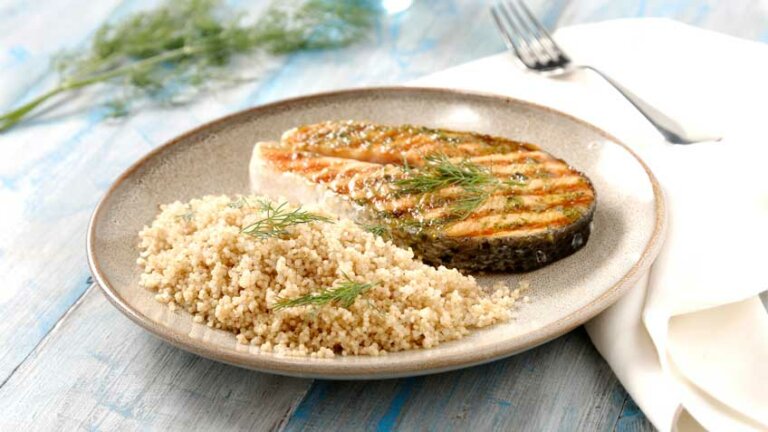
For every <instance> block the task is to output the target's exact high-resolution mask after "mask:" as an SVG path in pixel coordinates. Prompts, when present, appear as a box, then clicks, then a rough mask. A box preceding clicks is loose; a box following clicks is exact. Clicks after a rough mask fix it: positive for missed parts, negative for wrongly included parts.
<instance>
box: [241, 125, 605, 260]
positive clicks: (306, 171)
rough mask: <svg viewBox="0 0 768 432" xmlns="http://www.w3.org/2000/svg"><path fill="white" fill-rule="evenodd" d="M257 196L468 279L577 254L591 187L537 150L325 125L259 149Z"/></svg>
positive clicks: (254, 162)
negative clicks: (363, 231) (334, 221)
mask: <svg viewBox="0 0 768 432" xmlns="http://www.w3.org/2000/svg"><path fill="white" fill-rule="evenodd" d="M250 174H251V186H252V189H253V190H254V191H255V192H258V193H262V194H266V195H270V196H273V197H283V198H286V199H289V200H291V201H295V202H298V203H304V204H307V203H313V204H320V205H323V206H325V207H327V208H330V209H331V210H332V211H335V212H337V213H340V214H343V215H345V216H348V217H351V218H353V219H355V220H357V221H358V222H359V223H360V224H362V225H364V226H365V227H366V228H368V229H369V230H371V231H372V232H376V233H377V234H379V235H382V236H384V237H386V238H391V239H392V240H393V241H395V243H398V244H400V245H403V246H409V247H411V248H412V249H413V251H414V252H415V254H416V255H417V256H418V257H420V258H421V259H422V260H423V261H425V262H428V263H430V264H433V265H445V266H447V267H454V268H459V269H463V270H467V271H509V272H524V271H530V270H534V269H537V268H539V267H542V266H544V265H547V264H549V263H551V262H553V261H556V260H558V259H560V258H563V257H565V256H568V255H570V254H572V253H573V252H575V251H577V250H578V249H580V248H581V247H582V246H583V245H584V244H585V243H586V242H587V240H588V238H589V234H590V223H591V221H592V215H593V213H594V210H595V191H594V188H593V187H592V184H591V182H590V181H589V179H588V178H587V177H586V176H584V175H583V174H582V173H580V172H578V171H577V170H575V169H573V168H571V167H570V166H569V165H568V164H567V163H566V162H564V161H562V160H560V159H557V158H555V157H554V156H552V155H550V154H549V153H547V152H545V151H543V150H541V149H540V148H539V147H537V146H535V145H533V144H528V143H521V142H516V141H512V140H508V139H505V138H500V137H494V136H489V135H482V134H477V133H470V132H457V131H450V130H443V129H432V128H426V127H419V126H411V125H404V126H385V125H378V124H371V123H364V122H353V121H342V122H324V123H318V124H313V125H306V126H301V127H298V128H295V129H291V130H289V131H287V132H285V133H284V134H283V136H282V138H281V140H280V142H261V143H258V144H256V146H255V148H254V152H253V157H252V159H251V168H250Z"/></svg>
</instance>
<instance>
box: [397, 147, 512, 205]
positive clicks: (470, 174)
mask: <svg viewBox="0 0 768 432" xmlns="http://www.w3.org/2000/svg"><path fill="white" fill-rule="evenodd" d="M424 160H425V162H426V163H425V164H424V166H423V167H421V168H420V169H419V170H418V171H417V170H415V169H412V168H409V169H406V170H405V172H406V174H408V175H407V176H406V177H405V178H401V179H397V180H395V181H394V185H395V187H396V188H397V193H398V194H401V195H410V194H421V193H431V192H435V191H438V190H440V189H443V188H446V187H449V186H460V187H463V188H465V189H477V188H480V187H482V186H485V185H489V184H494V183H497V182H498V180H497V179H496V178H495V177H494V176H493V174H491V172H490V170H488V169H486V168H485V167H481V166H480V165H477V164H474V163H472V162H471V161H469V160H466V159H464V160H462V161H460V162H458V163H455V162H452V161H451V160H450V159H449V158H448V156H446V155H444V154H434V155H429V156H427V157H425V158H424Z"/></svg>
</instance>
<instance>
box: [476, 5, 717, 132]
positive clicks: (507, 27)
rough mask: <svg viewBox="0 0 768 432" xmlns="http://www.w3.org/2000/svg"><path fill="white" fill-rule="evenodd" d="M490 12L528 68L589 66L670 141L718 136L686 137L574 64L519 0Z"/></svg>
mask: <svg viewBox="0 0 768 432" xmlns="http://www.w3.org/2000/svg"><path fill="white" fill-rule="evenodd" d="M491 15H492V16H493V20H494V22H495V23H496V26H497V27H498V28H499V31H500V32H501V34H502V36H503V37H504V42H505V43H506V44H507V47H508V48H509V49H510V50H511V51H513V52H514V53H515V55H516V56H517V58H518V59H520V62H522V63H523V65H525V67H527V68H528V69H531V70H533V71H536V72H540V73H544V74H547V75H549V76H557V75H564V74H567V73H570V72H572V71H573V70H575V69H589V70H591V71H593V72H595V73H596V74H598V75H600V76H601V77H603V79H604V80H605V81H607V82H608V83H609V84H611V85H612V86H613V87H614V88H616V90H618V92H619V93H621V94H622V95H623V96H624V97H625V98H626V99H627V100H628V101H629V102H630V103H631V104H632V105H633V106H634V107H635V108H637V110H638V111H639V112H640V113H641V114H642V115H643V116H644V117H645V118H646V119H648V121H649V122H651V124H653V126H654V127H656V129H657V130H658V131H659V132H660V133H661V134H662V135H663V136H664V138H665V139H666V140H667V141H669V142H671V143H673V144H693V143H696V142H701V141H716V140H719V139H720V137H696V138H694V137H689V136H685V135H686V134H685V132H684V130H683V128H682V127H681V126H680V125H679V124H678V123H677V122H676V121H675V120H673V119H672V118H670V117H668V116H666V115H664V114H663V113H662V112H661V111H659V110H657V109H655V108H653V107H652V106H651V105H649V104H648V103H647V102H645V101H643V100H642V99H640V98H639V97H637V96H636V95H635V94H633V93H632V92H630V91H629V90H627V89H626V88H625V87H624V86H622V85H621V84H619V83H617V82H616V81H614V80H613V79H611V78H610V77H609V76H607V75H606V74H604V73H603V72H601V71H599V70H597V69H595V68H594V67H592V66H588V65H575V64H574V63H573V62H572V61H571V59H570V58H569V57H568V56H567V55H566V54H565V51H563V50H562V49H561V48H560V47H559V46H558V45H557V43H556V42H555V40H554V39H553V38H552V36H551V35H550V34H549V32H548V31H547V29H546V28H544V26H543V25H542V24H541V22H539V20H537V19H536V17H534V16H533V13H531V11H530V9H528V7H527V6H526V5H525V3H524V2H523V0H506V1H501V0H498V1H496V3H495V4H494V5H493V6H491Z"/></svg>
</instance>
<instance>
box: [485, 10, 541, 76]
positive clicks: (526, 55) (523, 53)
mask: <svg viewBox="0 0 768 432" xmlns="http://www.w3.org/2000/svg"><path fill="white" fill-rule="evenodd" d="M491 15H492V16H493V19H494V21H495V22H496V26H497V27H498V28H499V31H500V32H501V34H502V35H503V36H504V40H505V41H506V42H507V46H508V47H510V48H511V49H512V50H513V51H514V52H515V55H517V58H519V59H520V61H521V62H523V64H524V65H525V66H526V67H528V68H530V69H534V68H535V67H536V61H537V60H536V56H535V55H534V53H533V50H531V47H530V46H529V45H528V41H526V40H525V38H523V37H522V36H521V35H522V32H521V31H520V29H519V27H518V25H517V24H516V23H515V21H514V19H513V18H512V16H511V15H510V14H509V12H508V11H507V10H506V8H504V7H503V6H502V5H501V2H497V3H496V4H495V5H494V6H493V7H491ZM515 35H517V36H518V39H519V40H515Z"/></svg>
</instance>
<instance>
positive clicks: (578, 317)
mask: <svg viewBox="0 0 768 432" xmlns="http://www.w3.org/2000/svg"><path fill="white" fill-rule="evenodd" d="M414 92H419V93H433V94H436V95H444V96H452V97H456V98H464V97H471V98H480V99H490V100H494V101H496V102H503V103H507V104H509V103H511V104H517V105H521V106H526V107H528V108H532V109H535V110H541V111H546V112H549V113H552V114H555V115H559V116H562V117H565V118H567V119H569V120H571V121H574V122H576V123H578V124H580V125H581V126H584V127H587V128H588V129H591V130H592V131H593V132H595V133H597V134H599V135H601V136H603V137H605V138H606V139H608V140H611V141H613V142H614V143H616V144H618V145H619V146H621V147H622V148H623V149H624V150H626V151H627V152H628V153H629V154H630V155H631V156H632V157H634V158H635V160H636V161H637V162H639V163H640V166H641V167H642V168H643V170H644V171H645V173H646V175H647V176H648V180H649V182H650V183H651V186H652V190H653V195H654V204H655V217H656V218H655V221H654V228H653V233H652V234H651V237H650V239H649V240H648V243H647V244H646V245H645V248H644V249H643V252H642V254H641V255H640V257H639V258H638V259H637V261H636V262H635V263H634V264H633V266H632V267H631V268H630V269H629V270H628V271H627V272H626V273H625V274H624V275H623V276H622V277H621V278H620V279H619V280H618V281H617V282H616V283H615V284H613V285H612V286H611V287H610V288H608V289H606V290H605V292H603V293H602V294H600V295H599V296H598V297H597V298H595V299H593V300H592V301H591V302H589V303H587V304H586V305H584V306H582V307H581V308H579V309H577V310H576V311H574V312H572V313H570V314H568V315H566V316H563V317H561V318H560V319H558V320H557V321H554V322H552V323H550V324H548V325H546V326H543V327H540V328H538V329H536V330H534V331H532V332H530V333H527V334H526V335H524V336H523V337H520V338H516V339H513V341H507V343H500V344H498V345H495V346H494V347H493V349H492V350H487V351H485V352H468V353H462V354H453V355H449V356H446V357H442V358H431V359H428V360H426V361H418V360H416V361H411V362H409V363H408V364H406V365H402V364H394V365H393V364H387V363H386V362H382V364H380V365H375V366H374V365H350V364H346V365H344V364H339V363H334V362H333V359H318V360H317V361H316V362H315V363H313V364H311V365H308V364H307V363H306V362H302V361H299V360H298V359H301V360H306V359H305V358H304V357H287V356H286V357H281V356H277V355H272V354H270V355H269V356H261V355H256V354H253V353H251V352H249V351H248V350H244V351H234V350H229V349H226V350H225V349H222V348H218V347H215V346H212V345H208V344H206V343H201V341H200V340H199V339H195V338H192V337H190V336H189V335H188V334H180V333H178V332H175V331H174V330H173V329H172V328H170V327H167V326H164V325H162V324H159V323H157V322H156V321H154V320H152V319H151V318H149V317H148V316H146V315H144V314H143V313H141V312H140V311H139V310H137V309H135V308H134V307H132V306H131V305H130V304H129V303H128V302H127V301H125V299H124V298H123V297H122V296H121V295H120V294H119V293H118V292H117V291H116V290H115V289H114V287H113V286H112V285H111V283H110V282H109V280H108V278H107V277H106V274H104V273H103V272H102V270H101V268H100V267H99V263H98V259H97V257H96V254H95V251H94V237H95V233H96V228H97V227H98V221H99V215H100V214H101V212H102V211H103V210H104V208H105V204H106V202H107V201H108V200H109V198H110V197H111V196H112V194H113V193H114V192H115V190H116V189H117V188H118V187H119V186H121V185H122V184H123V182H124V181H125V180H126V179H127V178H128V177H129V176H131V175H132V174H133V172H134V171H136V170H137V169H139V168H140V167H141V166H143V165H144V164H145V163H146V162H147V161H149V160H150V159H152V158H153V157H155V156H156V155H157V154H159V153H161V152H163V151H165V150H167V149H168V148H170V147H173V146H175V145H179V143H180V142H182V141H184V140H185V139H187V138H189V137H190V136H193V135H195V134H199V133H200V132H204V131H205V130H206V129H209V128H213V127H217V126H222V125H225V124H226V123H229V122H232V121H233V120H235V119H237V118H238V117H246V116H251V115H258V113H259V112H263V111H271V110H275V109H280V108H283V107H288V106H291V105H295V104H301V103H305V102H312V101H315V100H318V99H320V100H322V99H325V98H330V97H339V96H342V97H343V96H354V95H359V94H371V93H390V94H391V93H404V94H405V93H414ZM666 228H667V209H666V203H665V200H664V194H663V191H662V188H661V186H660V185H659V183H658V180H657V179H656V176H655V175H654V174H653V172H652V171H651V169H650V168H649V167H648V165H647V164H646V163H645V161H643V160H642V159H641V158H640V157H639V156H638V155H637V154H636V153H635V152H634V151H633V150H632V149H631V148H630V147H629V146H628V145H626V144H625V143H624V142H623V141H621V140H619V139H618V138H616V137H615V136H613V135H611V134H609V133H608V132H605V131H604V130H603V129H600V128H599V127H597V126H595V125H593V124H591V123H589V122H587V121H585V120H583V119H580V118H578V117H576V116H573V115H571V114H568V113H564V112H562V111H560V110H557V109H554V108H551V107H548V106H544V105H540V104H537V103H533V102H529V101H526V100H522V99H518V98H514V97H510V96H504V95H498V94H494V93H488V92H477V91H468V90H459V89H452V88H440V87H420V86H376V87H358V88H348V89H341V90H333V91H327V92H319V93H312V94H308V95H302V96H297V97H291V98H287V99H281V100H278V101H275V102H271V103H267V104H262V105H257V106H254V107H251V108H246V109H243V110H240V111H236V112H234V113H231V114H228V115H225V116H223V117H219V118H216V119H214V120H211V121H209V122H206V123H203V124H201V125H199V126H197V127H194V128H192V129H189V130H187V131H186V132H183V133H181V134H179V135H177V136H175V137H174V138H172V139H170V140H168V141H166V142H164V143H163V144H160V145H159V146H157V147H155V148H154V149H152V150H151V151H149V152H148V153H146V154H145V155H144V156H142V157H141V158H139V159H138V160H137V161H136V162H134V163H133V164H131V165H130V166H129V167H128V168H126V169H125V171H123V172H122V173H121V174H120V175H119V176H118V177H117V178H116V179H115V181H114V182H113V183H112V184H111V185H110V187H109V188H108V189H107V190H106V192H104V195H102V197H101V198H100V199H99V202H98V203H97V205H96V207H95V208H94V210H93V212H92V214H91V217H90V219H89V222H88V229H87V232H86V258H87V261H88V267H89V269H90V271H91V273H92V274H93V277H94V285H96V286H98V287H99V288H100V289H101V291H102V293H103V294H104V295H105V296H106V297H107V299H108V300H109V302H110V303H111V304H112V305H113V306H114V307H115V308H116V309H118V310H119V311H120V312H121V313H122V314H123V315H125V316H127V317H128V318H129V319H130V320H131V321H133V322H134V323H136V324H138V325H139V326H141V327H142V328H144V329H145V330H147V331H149V332H150V333H151V334H153V335H154V336H156V337H159V338H160V339H162V340H164V341H166V342H168V343H170V344H171V345H173V346H175V347H177V348H181V349H183V350H185V351H189V352H192V353H195V354H197V355H200V356H202V357H205V358H208V359H211V360H215V361H220V362H224V363H227V364H231V365H234V366H238V367H243V368H247V369H252V370H257V371H261V372H268V373H274V374H278V375H288V376H295V377H302V378H322V379H383V378H399V377H408V376H418V375H426V374H432V373H439V372H445V371H449V370H454V369H460V368H465V367H471V366H475V365H479V364H483V363H488V362H491V361H494V360H499V359H502V358H505V357H509V356H512V355H514V354H517V353H520V352H523V351H527V350H529V349H532V348H535V347H536V346H539V345H541V344H543V343H546V342H548V341H550V340H553V339H555V338H557V337H559V336H562V335H563V334H565V333H568V332H569V331H571V330H573V329H574V328H576V327H578V326H579V325H582V324H584V323H585V322H587V321H588V320H590V319H591V318H593V317H595V316H596V315H597V314H599V313H600V312H602V311H604V310H605V309H607V308H608V307H609V306H611V305H612V304H613V303H615V302H616V301H617V300H618V299H619V298H620V297H621V296H622V295H623V294H625V293H626V291H627V290H628V289H629V288H630V287H632V286H633V285H634V283H635V282H636V281H637V280H639V279H640V276H641V275H642V274H643V271H644V270H647V269H648V268H649V267H650V266H651V264H652V263H653V261H654V259H655V258H656V256H657V255H658V253H659V252H660V250H661V246H662V244H663V240H664V235H665V233H666ZM514 341H518V342H517V343H515V342H514ZM520 341H522V343H521V342H520ZM425 351H426V350H425ZM382 358H386V357H382ZM292 360H293V361H292ZM313 360H315V359H313Z"/></svg>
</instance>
